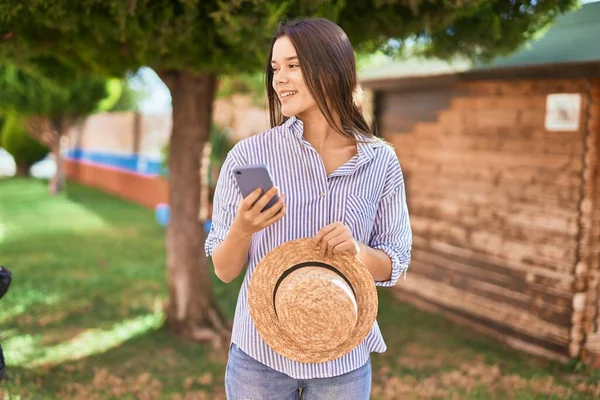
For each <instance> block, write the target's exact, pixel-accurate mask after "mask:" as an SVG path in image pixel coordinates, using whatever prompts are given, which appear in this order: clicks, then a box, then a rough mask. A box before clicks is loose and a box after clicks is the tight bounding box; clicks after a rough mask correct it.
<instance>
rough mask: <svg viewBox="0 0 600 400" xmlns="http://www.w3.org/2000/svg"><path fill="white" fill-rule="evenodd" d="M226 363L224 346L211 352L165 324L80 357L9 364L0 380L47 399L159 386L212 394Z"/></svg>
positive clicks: (139, 392) (166, 390) (134, 392)
mask: <svg viewBox="0 0 600 400" xmlns="http://www.w3.org/2000/svg"><path fill="white" fill-rule="evenodd" d="M225 363H226V349H223V350H222V351H214V350H213V349H211V348H210V347H208V346H206V345H202V344H196V343H189V342H183V341H180V340H179V339H177V338H176V337H174V336H172V335H171V334H169V333H168V332H166V331H165V330H164V329H163V328H155V329H152V330H149V331H147V332H145V333H143V334H140V335H137V336H135V337H132V338H130V339H128V340H126V341H124V342H123V343H121V344H120V345H119V346H117V347H114V348H111V349H110V350H108V351H106V352H103V353H101V354H96V355H93V356H88V357H85V358H83V359H80V360H74V361H69V362H64V363H61V364H59V365H56V366H52V367H39V368H31V369H29V368H21V367H12V366H10V365H9V367H8V370H7V374H6V378H5V379H6V382H5V383H4V384H5V385H6V387H7V389H8V390H11V387H12V388H13V390H14V391H15V393H16V391H17V389H22V388H23V387H26V388H29V389H34V390H36V391H37V392H39V393H43V394H45V398H67V397H69V398H71V397H73V398H83V397H84V396H83V395H84V394H87V395H91V394H103V395H108V394H110V393H113V394H114V393H115V392H114V391H115V390H117V391H119V393H120V394H121V395H123V396H132V395H133V397H134V398H140V396H141V395H143V394H144V393H146V394H147V393H148V390H149V387H152V386H154V390H155V392H154V394H157V392H156V390H157V386H158V392H159V393H160V395H161V396H163V395H166V394H169V393H170V394H175V393H186V392H188V391H193V390H200V391H205V392H211V391H219V390H220V389H221V388H222V386H223V374H224V370H225ZM153 382H154V383H153ZM156 382H158V383H159V385H157V384H156ZM32 385H33V386H34V387H30V386H32ZM119 398H122V397H121V396H119ZM151 398H155V397H151Z"/></svg>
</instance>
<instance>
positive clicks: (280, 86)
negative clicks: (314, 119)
mask: <svg viewBox="0 0 600 400" xmlns="http://www.w3.org/2000/svg"><path fill="white" fill-rule="evenodd" d="M271 68H272V69H273V89H274V90H275V93H277V98H278V99H279V101H280V102H281V113H282V114H283V115H284V116H285V117H291V116H293V115H296V116H301V115H302V114H306V113H307V112H311V111H314V110H318V106H317V103H316V102H315V100H314V99H313V97H312V96H311V95H310V93H309V92H308V88H307V87H306V85H305V84H304V78H303V76H302V70H301V69H300V63H299V62H298V57H297V55H296V49H295V48H294V45H293V44H292V42H291V41H290V39H289V38H288V37H287V36H282V37H280V38H279V39H277V40H276V41H275V44H274V45H273V55H272V59H271Z"/></svg>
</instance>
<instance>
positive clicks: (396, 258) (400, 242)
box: [369, 157, 412, 286]
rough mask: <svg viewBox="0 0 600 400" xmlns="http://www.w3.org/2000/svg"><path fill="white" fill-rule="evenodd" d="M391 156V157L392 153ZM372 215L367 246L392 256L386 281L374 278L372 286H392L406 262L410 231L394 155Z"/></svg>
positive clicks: (400, 177) (407, 259) (408, 256)
mask: <svg viewBox="0 0 600 400" xmlns="http://www.w3.org/2000/svg"><path fill="white" fill-rule="evenodd" d="M394 158H395V157H394ZM388 181H389V183H390V186H388V187H387V190H385V191H384V194H383V197H382V198H381V200H380V202H379V208H378V210H377V214H376V216H375V223H374V225H373V232H372V233H371V239H370V241H369V246H370V247H371V248H374V249H379V250H382V251H383V252H385V253H386V254H387V255H388V256H389V257H390V259H391V260H392V276H391V279H389V280H387V281H380V282H378V281H375V285H376V286H394V285H395V284H396V283H397V282H398V278H399V277H400V275H401V274H402V273H403V272H404V274H405V279H406V271H407V270H408V265H409V264H410V257H411V249H412V231H411V227H410V219H409V216H408V207H407V205H406V190H405V186H404V179H403V178H402V171H401V170H400V165H399V164H398V161H397V159H396V160H395V165H394V166H393V167H392V168H391V171H390V173H389V179H388Z"/></svg>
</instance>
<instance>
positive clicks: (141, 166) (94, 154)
mask: <svg viewBox="0 0 600 400" xmlns="http://www.w3.org/2000/svg"><path fill="white" fill-rule="evenodd" d="M66 156H67V157H69V158H71V159H74V160H80V161H87V162H92V163H95V164H100V165H105V166H107V167H113V168H118V169H122V170H125V171H131V172H136V173H138V174H144V175H160V174H162V173H164V171H163V167H162V163H161V162H160V161H159V160H156V159H151V158H149V157H144V156H140V155H139V154H129V155H126V154H113V153H108V152H98V151H86V150H83V149H71V150H69V151H68V152H67V155H66Z"/></svg>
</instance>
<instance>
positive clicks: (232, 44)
mask: <svg viewBox="0 0 600 400" xmlns="http://www.w3.org/2000/svg"><path fill="white" fill-rule="evenodd" d="M577 3H578V2H577V0H545V1H535V2H534V1H532V0H511V1H507V0H428V1H425V0H410V1H407V0H386V1H381V0H371V1H344V0H319V1H304V0H287V1H266V0H240V1H222V0H213V1H208V0H203V1H200V0H185V1H183V0H178V1H176V0H152V1H151V0H137V1H126V2H124V1H122V0H104V1H101V2H99V1H97V0H81V1H77V2H73V1H70V0H45V1H36V2H20V1H8V0H4V1H3V2H2V3H0V24H1V25H0V33H1V34H2V36H0V37H2V38H3V41H2V46H0V57H8V58H9V59H12V60H15V59H22V60H27V61H28V62H29V63H32V64H36V65H43V66H44V67H45V68H47V69H54V70H55V71H56V70H57V68H56V65H64V66H66V67H67V70H72V69H79V68H83V69H85V70H88V71H91V72H102V73H107V74H112V75H114V76H120V75H122V74H123V72H125V71H128V70H129V71H132V70H136V69H137V68H138V67H139V66H142V65H148V66H150V67H152V68H153V69H154V70H156V71H169V70H188V71H195V72H212V73H215V74H240V73H243V72H251V71H255V70H256V69H257V68H260V67H262V66H263V65H264V62H265V60H264V58H265V54H266V51H267V48H268V45H269V42H270V39H271V35H272V33H273V32H274V30H275V28H276V25H277V23H278V21H279V20H281V19H284V18H296V17H305V16H323V17H327V18H329V19H332V20H334V21H336V22H337V23H338V24H339V25H340V26H341V27H342V28H343V29H344V30H345V31H346V32H347V33H348V36H349V37H350V39H351V41H352V43H353V44H354V46H355V47H356V48H357V49H358V50H361V51H368V52H372V51H374V50H376V49H382V50H383V51H385V52H386V53H389V54H398V53H400V52H402V50H403V49H404V48H405V44H406V43H407V42H412V43H418V44H420V45H423V48H424V51H425V52H426V53H427V54H435V55H438V56H441V57H451V56H452V55H461V56H466V57H471V58H478V59H489V58H491V57H493V56H494V55H496V54H504V53H506V52H509V51H513V50H516V49H517V48H518V46H519V45H520V44H521V43H523V42H524V41H525V40H527V39H529V38H530V37H531V36H532V35H533V34H534V33H535V32H536V31H538V30H539V29H541V28H543V27H544V26H546V25H547V24H548V23H550V22H551V21H552V20H553V19H554V18H555V17H556V16H557V15H558V14H559V13H563V12H565V11H567V10H569V9H571V8H572V7H574V6H576V5H577ZM390 39H396V40H395V41H390ZM49 55H51V56H49ZM48 57H51V58H48ZM52 59H54V61H53V60H52ZM57 73H60V69H58V71H57ZM62 75H63V76H65V77H68V75H69V74H68V73H66V72H63V73H62Z"/></svg>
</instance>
